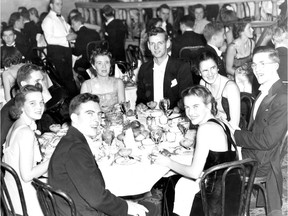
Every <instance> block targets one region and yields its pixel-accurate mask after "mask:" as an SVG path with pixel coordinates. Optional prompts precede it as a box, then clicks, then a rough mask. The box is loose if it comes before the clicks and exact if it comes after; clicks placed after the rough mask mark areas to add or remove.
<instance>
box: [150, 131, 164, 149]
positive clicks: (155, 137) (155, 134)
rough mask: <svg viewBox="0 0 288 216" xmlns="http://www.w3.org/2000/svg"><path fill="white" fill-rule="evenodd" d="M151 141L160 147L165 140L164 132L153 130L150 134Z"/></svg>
mask: <svg viewBox="0 0 288 216" xmlns="http://www.w3.org/2000/svg"><path fill="white" fill-rule="evenodd" d="M150 136H151V140H152V141H153V142H154V143H155V144H156V145H158V144H159V143H160V142H161V140H162V138H163V131H162V129H160V128H156V129H152V131H151V132H150Z"/></svg>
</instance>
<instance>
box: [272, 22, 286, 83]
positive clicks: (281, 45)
mask: <svg viewBox="0 0 288 216" xmlns="http://www.w3.org/2000/svg"><path fill="white" fill-rule="evenodd" d="M286 24H287V22H286ZM272 41H273V43H274V45H275V49H276V50H277V51H278V55H279V58H280V63H279V68H278V74H279V77H280V79H281V80H282V82H283V83H285V84H287V83H288V79H287V76H288V72H287V49H288V32H287V25H281V26H279V27H278V28H276V29H275V31H274V33H273V35H272Z"/></svg>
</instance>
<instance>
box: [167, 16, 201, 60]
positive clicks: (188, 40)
mask: <svg viewBox="0 0 288 216" xmlns="http://www.w3.org/2000/svg"><path fill="white" fill-rule="evenodd" d="M193 26H194V18H193V17H192V16H189V15H185V16H183V17H182V18H181V19H180V30H181V32H182V35H179V36H178V37H176V38H175V39H174V40H172V54H171V56H172V57H174V58H178V57H179V51H180V50H181V49H182V48H183V47H187V46H205V45H206V40H205V38H204V36H203V35H200V34H197V33H195V32H194V31H193Z"/></svg>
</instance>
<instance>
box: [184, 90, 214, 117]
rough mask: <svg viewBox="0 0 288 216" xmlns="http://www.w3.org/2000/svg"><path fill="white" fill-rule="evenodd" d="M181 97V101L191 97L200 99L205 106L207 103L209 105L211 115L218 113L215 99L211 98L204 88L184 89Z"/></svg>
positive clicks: (210, 94)
mask: <svg viewBox="0 0 288 216" xmlns="http://www.w3.org/2000/svg"><path fill="white" fill-rule="evenodd" d="M181 95H182V98H183V99H184V98H185V97H188V96H191V95H193V96H197V97H200V98H201V99H202V101H203V103H204V104H205V105H208V104H209V103H211V113H212V115H214V116H215V115H216V114H217V112H218V110H217V102H216V100H215V98H214V97H213V95H212V93H211V92H210V91H209V89H207V88H206V87H205V86H201V85H196V86H193V87H189V88H187V89H185V90H184V91H182V94H181Z"/></svg>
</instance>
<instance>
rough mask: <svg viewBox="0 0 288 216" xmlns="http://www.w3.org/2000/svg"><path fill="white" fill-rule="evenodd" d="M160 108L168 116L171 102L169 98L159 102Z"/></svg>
mask: <svg viewBox="0 0 288 216" xmlns="http://www.w3.org/2000/svg"><path fill="white" fill-rule="evenodd" d="M159 108H160V109H161V110H162V111H163V112H164V114H165V115H166V116H167V111H168V109H169V108H170V100H169V99H168V98H164V99H162V100H160V102H159Z"/></svg>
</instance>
